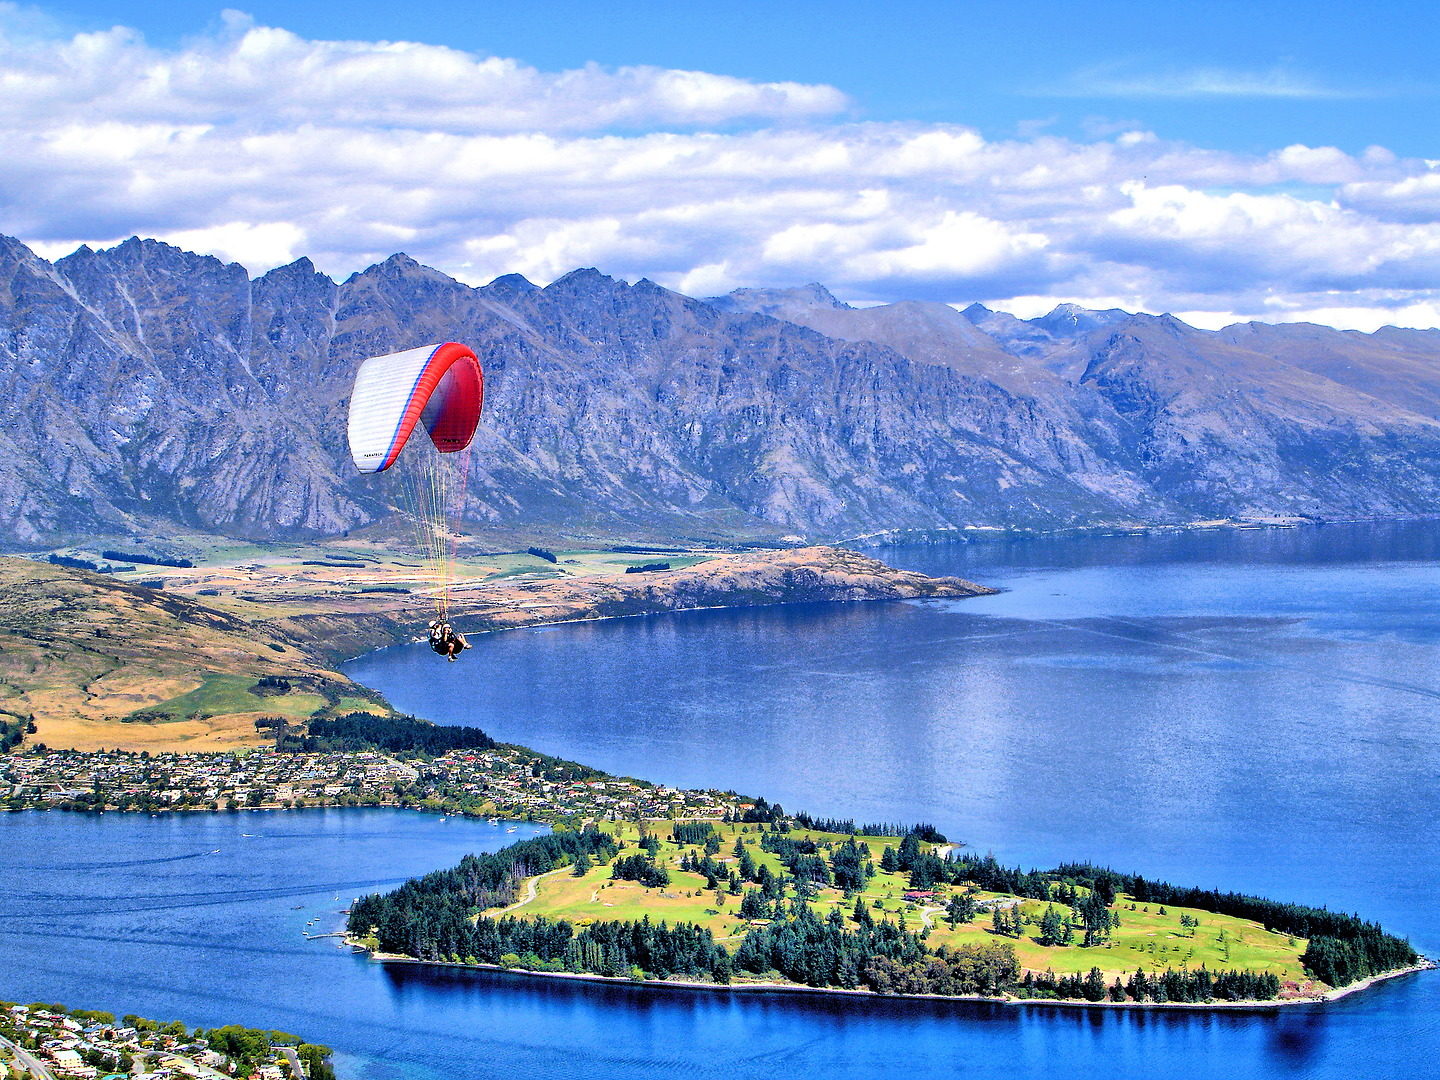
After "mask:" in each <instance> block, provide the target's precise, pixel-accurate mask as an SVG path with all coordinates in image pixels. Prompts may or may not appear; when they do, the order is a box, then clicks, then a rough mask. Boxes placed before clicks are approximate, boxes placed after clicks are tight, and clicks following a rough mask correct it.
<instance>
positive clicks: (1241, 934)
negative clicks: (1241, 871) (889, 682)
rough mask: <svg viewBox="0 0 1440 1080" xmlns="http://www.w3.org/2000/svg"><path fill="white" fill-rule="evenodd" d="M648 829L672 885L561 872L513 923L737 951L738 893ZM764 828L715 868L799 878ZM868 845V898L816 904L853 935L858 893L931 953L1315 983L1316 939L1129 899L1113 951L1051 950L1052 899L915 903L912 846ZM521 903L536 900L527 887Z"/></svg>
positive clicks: (726, 832)
mask: <svg viewBox="0 0 1440 1080" xmlns="http://www.w3.org/2000/svg"><path fill="white" fill-rule="evenodd" d="M602 827H604V828H606V829H607V831H611V832H612V833H614V834H615V835H616V836H617V838H619V839H620V840H621V842H622V845H623V846H622V854H633V853H635V851H636V848H635V844H636V842H637V840H638V839H639V835H640V833H639V826H637V825H635V824H631V823H607V824H605V825H604V826H602ZM647 828H648V831H649V832H650V834H651V835H653V836H654V837H655V838H656V839H658V840H659V841H660V842H661V845H660V852H659V855H658V856H657V857H656V860H655V861H656V863H657V864H658V865H660V866H663V867H665V869H666V870H667V871H668V872H669V874H670V884H669V885H668V886H666V887H663V888H645V887H643V886H641V885H640V884H638V883H636V882H634V881H615V880H612V878H611V870H610V867H609V866H605V865H601V866H595V867H593V868H592V869H590V870H588V871H587V872H586V873H585V874H584V875H583V876H581V877H575V876H573V875H572V874H571V872H570V871H569V870H561V871H556V872H553V873H551V874H547V875H544V876H543V877H541V878H539V879H538V880H537V884H536V898H535V899H534V900H533V901H530V902H522V903H520V904H518V905H516V906H514V907H513V908H512V909H511V910H512V912H513V914H515V915H517V916H520V915H524V916H548V917H555V918H563V919H566V920H568V921H570V922H573V923H576V924H577V925H585V924H587V923H590V922H594V921H597V920H609V919H624V920H638V919H641V918H644V917H645V916H647V915H648V916H649V917H650V918H651V920H652V921H659V920H661V919H665V920H668V921H670V922H672V923H673V922H676V921H684V922H694V923H698V924H700V925H702V926H705V927H708V928H709V929H710V930H711V931H712V932H713V933H714V934H715V936H716V937H717V938H718V939H720V940H723V941H725V942H726V944H727V945H729V946H731V947H733V946H734V945H735V943H736V941H737V940H738V939H739V938H740V936H741V935H743V934H744V933H745V932H746V931H747V929H748V927H749V923H748V921H747V920H745V919H742V918H741V917H740V914H739V908H740V897H739V896H735V895H732V894H730V893H729V892H728V891H726V890H722V891H721V892H720V893H719V894H717V892H716V890H713V889H707V888H706V881H705V878H704V877H702V876H701V875H699V874H696V873H692V872H689V871H684V870H681V869H680V868H679V864H680V861H681V858H682V857H683V856H684V855H685V854H686V853H687V852H690V853H692V854H698V853H699V849H697V848H693V847H692V848H686V847H681V846H679V845H676V844H675V843H673V842H671V840H670V829H671V823H669V822H651V823H649V824H648V826H647ZM759 829H760V826H757V825H729V824H717V825H716V831H717V832H718V833H719V837H720V850H719V852H718V853H717V854H715V855H714V856H713V858H714V860H715V861H716V862H719V863H721V864H723V865H724V866H725V867H726V868H727V869H728V868H730V867H733V866H734V865H735V864H736V862H737V861H738V860H737V859H736V858H735V857H734V854H733V848H734V844H735V839H736V837H739V838H740V839H741V840H742V842H743V843H744V845H745V847H746V850H748V851H749V853H750V856H751V858H752V859H753V860H754V861H755V863H756V865H757V867H759V866H768V867H769V868H770V870H771V871H772V873H774V874H776V875H785V874H787V871H786V870H785V868H784V866H783V864H782V863H781V861H780V859H779V857H778V856H777V855H776V854H774V853H772V852H768V851H764V850H762V849H761V848H760V846H759V839H760V835H761V834H760V832H759V831H758V830H759ZM788 835H789V836H792V837H796V838H799V837H806V838H810V839H813V840H815V841H816V842H817V844H819V845H822V846H823V845H826V844H839V843H841V842H843V841H845V840H847V839H848V837H846V836H843V835H840V834H835V833H821V832H814V831H808V830H802V829H796V830H792V831H791V832H790V833H789V834H788ZM856 839H857V840H858V841H859V842H861V843H863V844H864V845H865V846H866V847H867V848H869V850H870V853H871V858H872V860H873V862H874V865H875V867H876V870H877V872H876V874H875V876H874V877H872V878H871V879H870V880H869V882H868V883H867V884H866V886H865V888H864V889H863V890H862V891H861V892H860V893H859V894H852V895H851V896H849V897H846V896H844V895H843V894H842V893H841V892H840V890H838V889H835V888H824V889H821V890H819V893H818V895H817V896H816V897H815V898H814V899H813V900H812V901H811V902H812V904H813V905H814V906H815V907H816V908H817V909H818V911H819V912H820V913H821V914H822V915H824V914H826V913H828V911H829V910H830V909H831V908H834V907H838V908H839V909H840V911H841V912H842V914H844V915H845V916H846V918H847V922H848V924H849V925H851V926H853V925H854V922H853V918H852V912H853V910H854V908H855V902H856V899H857V895H858V898H859V900H860V902H861V903H863V904H864V906H865V907H866V908H868V909H869V910H870V912H871V915H872V917H873V918H875V919H876V920H880V919H884V918H889V919H891V920H892V921H895V922H898V923H901V924H902V925H903V926H904V927H905V928H906V929H909V930H911V931H915V932H922V931H923V932H926V935H927V943H928V944H929V945H931V946H938V945H943V944H959V943H962V942H974V941H994V940H1001V941H1008V942H1010V943H1011V944H1013V945H1014V946H1015V950H1016V954H1017V956H1018V958H1019V960H1020V963H1021V965H1022V966H1023V967H1025V968H1028V969H1030V970H1032V971H1036V972H1043V971H1045V970H1047V969H1049V970H1052V971H1054V972H1055V973H1056V974H1068V973H1082V974H1083V973H1085V972H1088V971H1089V970H1090V969H1091V968H1092V967H1098V968H1100V970H1101V971H1102V972H1104V973H1105V974H1106V976H1107V978H1114V977H1115V976H1117V975H1119V976H1122V977H1123V976H1125V975H1128V974H1129V973H1131V972H1134V971H1135V970H1136V969H1137V968H1141V967H1143V968H1145V969H1146V970H1147V971H1164V970H1165V969H1167V968H1174V969H1176V970H1181V969H1185V968H1189V969H1192V970H1193V969H1196V968H1199V967H1200V966H1201V965H1204V966H1205V967H1206V968H1208V969H1209V970H1211V971H1216V970H1220V969H1234V970H1249V971H1256V972H1259V971H1271V972H1274V973H1275V974H1276V975H1277V976H1279V977H1280V978H1281V979H1282V980H1284V979H1293V980H1297V981H1298V980H1302V979H1304V978H1305V977H1306V976H1305V974H1304V970H1303V968H1302V967H1301V965H1300V959H1299V958H1300V955H1301V954H1302V953H1303V952H1304V951H1305V946H1306V942H1305V941H1304V940H1300V939H1291V938H1287V937H1285V936H1283V935H1280V934H1274V933H1271V932H1269V931H1267V930H1266V929H1265V928H1264V927H1262V926H1260V925H1259V924H1258V923H1254V922H1251V921H1248V920H1245V919H1238V918H1233V917H1231V916H1227V915H1217V914H1214V913H1211V912H1208V911H1200V910H1196V909H1191V908H1179V907H1170V908H1166V909H1164V911H1163V913H1162V911H1161V909H1160V907H1159V906H1158V905H1154V904H1150V905H1136V906H1135V909H1134V910H1131V907H1130V904H1131V901H1130V898H1129V897H1125V896H1120V897H1117V899H1116V902H1115V904H1114V905H1113V906H1112V909H1111V910H1113V911H1116V912H1118V913H1119V915H1120V920H1121V925H1120V927H1119V928H1118V929H1115V930H1113V931H1112V932H1111V939H1110V940H1109V941H1108V942H1106V943H1104V944H1101V945H1095V946H1091V947H1089V948H1085V947H1082V946H1081V945H1079V944H1073V945H1053V946H1048V945H1041V944H1040V943H1039V941H1038V940H1037V938H1038V935H1039V922H1040V918H1041V916H1042V915H1043V914H1044V911H1045V907H1046V904H1045V902H1044V901H1038V900H1022V899H1020V898H1018V897H1015V896H1011V895H1008V894H1003V893H994V892H985V891H982V890H978V889H974V888H973V887H969V886H946V885H940V886H936V888H935V889H934V892H935V896H934V898H933V899H928V900H922V901H910V900H906V899H905V893H906V892H907V891H908V889H909V885H908V880H907V878H908V875H907V874H905V873H898V872H896V873H886V872H884V871H881V870H879V865H880V859H881V856H882V854H883V851H884V849H885V848H886V847H892V848H894V847H898V845H899V842H900V838H899V837H893V836H892V837H873V836H872V837H865V836H862V837H857V838H856ZM925 846H926V848H927V849H928V850H933V849H934V847H933V845H925ZM747 887H749V888H753V887H754V886H753V885H752V886H747ZM957 892H966V893H969V894H970V895H971V896H972V897H973V898H974V899H975V901H976V902H977V903H979V904H982V905H993V904H1000V905H1003V906H1006V907H1009V906H1011V905H1015V904H1018V905H1019V908H1020V911H1021V913H1022V918H1023V920H1024V925H1023V927H1022V933H1021V935H1020V936H1019V937H1018V938H1014V937H1009V936H1005V937H997V935H996V934H995V933H994V931H993V929H992V922H991V920H992V916H991V912H990V911H989V909H988V907H986V908H983V909H982V910H981V912H980V913H979V914H978V915H977V916H976V917H975V919H974V920H973V921H971V922H969V923H960V924H959V925H958V926H956V927H954V928H952V927H950V926H949V925H948V924H947V923H946V922H945V912H944V907H945V904H946V903H947V902H948V900H949V899H950V897H951V896H952V895H953V894H955V893H957ZM521 895H522V897H523V896H524V895H525V893H524V892H523V890H522V893H521ZM785 896H786V898H787V899H789V898H791V897H793V896H794V890H793V888H789V887H787V889H786V891H785ZM1056 907H1057V909H1058V910H1060V911H1061V912H1062V913H1068V911H1069V909H1068V907H1066V906H1065V905H1059V904H1057V905H1056ZM492 914H493V912H492ZM1182 915H1185V916H1193V917H1194V918H1195V919H1198V921H1199V925H1198V926H1197V927H1194V928H1193V929H1192V928H1190V927H1185V926H1182V925H1181V916H1182ZM1078 939H1079V935H1078V932H1077V941H1078Z"/></svg>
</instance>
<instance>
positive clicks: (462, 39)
mask: <svg viewBox="0 0 1440 1080" xmlns="http://www.w3.org/2000/svg"><path fill="white" fill-rule="evenodd" d="M236 7H237V8H239V9H240V10H239V11H230V12H228V13H227V12H225V11H223V10H222V8H221V7H219V6H215V7H210V6H206V5H203V4H194V3H184V4H163V3H153V2H152V3H137V2H130V0H109V2H100V0H53V2H48V3H39V4H17V3H14V2H11V0H0V79H3V80H4V82H3V85H4V87H5V95H4V97H0V232H5V233H8V234H10V235H15V236H18V237H19V238H20V239H22V240H24V241H26V242H27V243H30V244H31V245H32V246H33V247H35V249H36V250H37V251H39V252H40V253H41V254H43V255H45V256H47V257H52V258H53V257H56V256H58V255H61V254H64V253H66V252H67V251H69V250H73V248H74V247H75V246H76V245H78V244H79V243H82V242H83V243H90V244H92V245H103V244H108V243H113V242H116V241H118V240H121V239H124V238H125V237H126V236H129V235H131V234H132V233H135V234H139V235H145V236H156V237H159V238H161V239H166V240H169V241H171V242H173V243H177V244H180V245H182V246H186V247H189V248H192V249H194V250H201V251H207V252H211V253H214V254H216V255H219V256H220V257H222V258H226V259H233V260H236V261H239V262H242V263H244V264H245V265H246V266H247V267H248V268H249V269H250V270H251V271H252V272H256V273H260V272H264V271H265V270H267V269H269V268H270V267H272V266H275V265H279V264H281V263H283V262H286V261H289V260H291V259H293V258H295V257H298V256H300V255H308V256H311V257H312V258H314V259H315V261H316V262H317V264H318V265H319V266H320V267H321V268H322V269H324V270H325V271H326V272H329V273H331V274H333V275H335V276H337V277H343V276H344V275H346V274H348V273H351V272H353V271H355V270H357V269H361V268H363V267H364V266H365V265H367V264H368V263H369V262H370V261H374V260H376V259H379V258H383V257H385V256H386V255H388V254H390V253H391V252H393V251H396V250H402V249H403V250H406V251H407V252H408V253H409V254H411V255H413V256H415V257H416V258H418V259H421V260H422V261H424V262H427V263H430V264H431V265H434V266H437V267H439V268H441V269H443V270H445V271H447V272H449V273H451V274H454V275H455V276H457V277H460V278H461V279H462V280H466V281H471V282H473V283H481V282H483V281H486V280H488V279H489V278H491V277H494V276H496V275H498V274H500V273H505V272H509V271H519V272H521V273H525V274H526V275H527V276H529V277H531V278H532V279H534V280H537V281H541V282H544V281H548V280H550V279H552V278H553V277H556V276H559V274H561V273H564V272H565V271H566V270H568V269H571V268H574V267H575V266H579V265H596V266H599V267H600V268H601V269H603V270H606V271H607V272H609V273H612V274H615V275H617V276H623V277H627V278H631V279H634V278H637V277H639V276H642V275H643V276H648V277H651V278H652V279H654V280H656V281H659V282H660V283H661V284H664V285H667V286H669V287H672V288H677V289H680V290H682V291H686V292H689V293H692V294H697V295H705V294H709V293H712V292H720V291H725V290H727V289H729V288H734V287H736V286H740V285H767V286H775V285H788V284H802V283H804V282H806V281H809V280H813V279H819V280H822V281H824V282H825V283H826V284H828V285H829V286H830V287H831V288H832V289H833V290H834V291H835V292H836V293H837V295H840V296H842V297H843V298H846V299H850V300H853V301H856V302H867V303H873V302H883V301H889V300H896V299H902V298H927V299H936V300H942V301H945V302H949V303H955V304H959V305H963V304H967V303H969V302H971V301H973V300H980V301H982V302H985V303H989V304H991V305H992V306H999V307H1005V308H1008V309H1010V310H1014V311H1016V312H1018V313H1021V314H1034V313H1038V312H1041V311H1043V310H1047V309H1048V307H1049V306H1051V305H1053V304H1054V303H1056V302H1060V301H1073V302H1078V303H1082V304H1086V305H1089V306H1096V307H1101V306H1121V307H1126V308H1129V309H1131V310H1135V309H1141V310H1149V311H1161V310H1168V311H1174V312H1176V313H1177V314H1181V315H1182V316H1184V317H1187V318H1190V319H1192V321H1195V322H1197V323H1199V324H1201V325H1216V326H1218V325H1223V324H1224V323H1225V322H1228V321H1234V320H1237V319H1245V318H1258V319H1263V320H1267V321H1285V320H1293V319H1313V320H1316V321H1324V322H1330V323H1333V324H1335V325H1342V326H1352V327H1357V328H1361V329H1373V328H1374V327H1376V326H1379V325H1382V324H1383V323H1386V322H1396V323H1399V324H1401V325H1418V326H1433V325H1437V324H1440V288H1437V282H1440V160H1437V159H1440V138H1437V134H1440V132H1437V121H1436V116H1437V114H1440V109H1437V106H1440V92H1437V88H1440V63H1437V60H1440V4H1434V3H1430V4H1419V3H1399V2H1392V3H1382V4H1379V5H1372V6H1369V7H1366V8H1363V9H1361V8H1359V7H1343V6H1341V5H1338V4H1325V5H1321V4H1298V3H1284V2H1281V3H1249V4H1241V3H1228V2H1219V3H1216V2H1210V3H1206V4H1203V5H1200V4H1189V5H1140V4H1134V3H1115V2H1111V3H1104V2H1101V3H1090V4H1086V5H1076V4H1060V3H1029V4H1018V3H1010V4H1003V3H990V2H985V3H948V4H945V3H903V2H902V3H889V4H876V3H874V2H873V0H872V2H870V3H854V2H850V0H832V2H829V3H813V2H810V0H803V2H789V3H785V2H781V0H772V2H771V3H758V2H753V0H733V2H730V3H726V4H715V5H678V4H675V3H673V2H671V3H665V4H660V3H650V2H633V0H632V2H626V0H613V2H611V3H606V4H600V3H572V2H550V3H546V2H543V0H542V2H533V3H529V4H517V3H514V2H513V0H509V2H506V3H492V2H488V0H467V2H463V3H461V2H448V0H446V2H429V3H409V4H406V3H395V2H393V0H392V2H388V3H379V2H371V0H348V2H344V3H340V2H336V0H316V2H310V3H294V2H284V0H275V2H258V0H257V2H254V3H249V4H244V3H240V4H237V5H236Z"/></svg>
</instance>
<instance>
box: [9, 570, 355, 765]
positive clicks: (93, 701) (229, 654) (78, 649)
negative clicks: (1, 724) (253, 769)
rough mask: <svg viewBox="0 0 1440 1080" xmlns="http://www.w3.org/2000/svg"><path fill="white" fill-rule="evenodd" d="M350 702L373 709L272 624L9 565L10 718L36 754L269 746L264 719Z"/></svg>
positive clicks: (149, 592)
mask: <svg viewBox="0 0 1440 1080" xmlns="http://www.w3.org/2000/svg"><path fill="white" fill-rule="evenodd" d="M266 677H270V678H272V679H277V678H280V679H284V680H285V683H286V684H288V686H287V685H285V684H281V685H272V686H261V685H260V680H262V679H264V678H266ZM342 694H348V695H351V696H352V698H353V697H355V696H359V697H363V698H366V699H371V700H373V695H369V694H368V693H367V692H365V691H363V690H360V689H359V688H357V687H355V686H354V685H353V684H352V683H350V681H349V680H348V679H346V678H345V677H344V676H343V675H341V674H340V673H338V672H336V671H334V670H331V669H330V668H329V667H327V666H326V665H325V664H323V663H322V662H320V661H319V660H317V659H316V657H315V656H314V654H313V653H312V652H311V650H310V649H308V648H307V647H306V646H305V645H304V644H303V643H301V642H298V641H296V640H294V639H291V638H289V637H286V636H284V635H282V634H280V633H279V632H277V631H275V630H274V629H273V628H272V627H270V626H269V625H268V624H267V623H266V622H265V621H264V620H262V619H254V618H243V617H241V616H239V615H236V614H233V613H231V612H226V611H221V610H218V609H216V608H212V607H208V606H206V605H204V604H202V603H198V602H196V601H195V600H193V599H191V598H188V597H182V596H175V595H171V594H170V593H167V592H165V591H162V590H157V589H150V588H145V587H142V586H138V585H131V584H127V583H125V582H122V581H117V580H115V579H114V578H113V577H112V576H110V575H101V574H92V573H88V572H85V571H79V570H71V569H66V568H64V567H58V566H51V565H48V564H46V563H37V562H33V561H30V560H26V559H15V558H0V712H3V713H7V714H10V715H13V716H17V717H23V718H26V719H29V718H33V719H34V722H35V728H36V730H35V731H34V733H32V734H31V735H30V736H29V737H28V741H29V742H32V743H36V742H38V743H44V744H46V745H47V746H51V747H66V748H75V749H95V748H97V747H114V746H119V745H123V746H125V747H129V748H132V749H149V750H157V751H158V750H229V749H235V748H240V747H245V746H254V745H259V744H260V743H261V742H263V741H265V739H264V738H262V737H261V736H260V735H259V734H258V733H257V732H256V730H255V720H256V719H257V718H259V717H262V716H284V717H287V718H290V719H301V718H304V717H308V716H310V715H312V714H314V713H316V712H319V711H323V710H325V709H326V708H328V707H329V705H330V703H331V702H332V701H338V700H339V698H340V696H341V695H342ZM348 704H354V702H353V701H352V702H349V703H348Z"/></svg>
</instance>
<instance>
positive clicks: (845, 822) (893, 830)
mask: <svg viewBox="0 0 1440 1080" xmlns="http://www.w3.org/2000/svg"><path fill="white" fill-rule="evenodd" d="M790 820H791V821H793V822H794V823H795V827H796V828H797V829H813V830H815V831H816V832H831V833H840V834H841V835H842V836H910V835H912V834H913V835H915V836H917V837H919V838H920V839H921V840H923V841H924V842H925V843H927V844H943V843H945V834H944V833H942V832H941V831H940V830H939V829H937V828H935V826H934V825H931V824H930V823H929V822H924V821H922V822H918V823H916V824H914V825H902V824H900V823H898V822H870V823H868V824H864V825H856V824H855V819H854V818H827V817H814V816H812V815H810V814H807V813H805V812H804V811H801V812H800V813H798V814H796V815H794V816H793V817H792V818H791V819H790Z"/></svg>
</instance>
